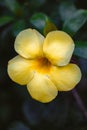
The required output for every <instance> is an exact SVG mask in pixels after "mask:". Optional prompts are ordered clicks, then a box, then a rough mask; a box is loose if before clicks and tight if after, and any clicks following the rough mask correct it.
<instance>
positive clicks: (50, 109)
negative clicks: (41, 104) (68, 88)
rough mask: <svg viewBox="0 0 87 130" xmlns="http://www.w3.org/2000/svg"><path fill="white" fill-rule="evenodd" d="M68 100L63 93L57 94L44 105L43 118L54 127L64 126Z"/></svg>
mask: <svg viewBox="0 0 87 130" xmlns="http://www.w3.org/2000/svg"><path fill="white" fill-rule="evenodd" d="M68 110H69V101H68V100H67V98H66V96H65V95H58V98H56V99H55V100H54V101H52V102H50V103H49V104H47V105H46V106H45V109H44V111H43V119H44V120H46V121H48V122H50V123H51V124H53V125H54V126H55V127H57V128H58V127H60V126H64V124H65V123H66V121H67V117H68Z"/></svg>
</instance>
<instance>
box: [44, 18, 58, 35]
mask: <svg viewBox="0 0 87 130" xmlns="http://www.w3.org/2000/svg"><path fill="white" fill-rule="evenodd" d="M53 30H57V27H56V25H55V24H54V23H52V22H51V21H50V20H48V21H47V22H46V23H45V26H44V30H43V33H44V35H45V36H46V35H47V34H48V33H49V32H50V31H53Z"/></svg>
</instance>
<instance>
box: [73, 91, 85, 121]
mask: <svg viewBox="0 0 87 130" xmlns="http://www.w3.org/2000/svg"><path fill="white" fill-rule="evenodd" d="M72 94H73V97H74V98H75V99H76V102H77V104H78V106H79V108H80V110H81V111H82V112H83V114H84V116H85V118H86V119H87V110H86V108H85V106H84V104H83V101H82V99H81V98H80V96H79V94H78V92H77V91H76V89H73V90H72Z"/></svg>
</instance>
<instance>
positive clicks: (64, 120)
mask: <svg viewBox="0 0 87 130" xmlns="http://www.w3.org/2000/svg"><path fill="white" fill-rule="evenodd" d="M86 9H87V1H82V0H0V130H44V129H45V130H48V129H50V130H87V10H86ZM78 11H79V13H78ZM84 12H85V13H84ZM46 18H48V22H47V23H46ZM54 26H56V27H57V28H58V29H60V30H64V31H66V32H67V33H69V34H70V35H71V36H72V37H73V39H74V41H75V44H76V49H75V51H74V54H73V57H72V61H73V62H74V63H77V64H78V65H79V67H80V68H81V71H82V79H81V81H80V83H79V84H78V85H77V86H76V88H75V89H74V90H72V91H69V92H60V93H59V95H58V96H57V98H56V99H55V100H54V101H52V102H50V103H47V104H42V103H40V102H37V101H35V100H33V99H32V98H31V97H30V95H29V93H28V91H27V89H26V87H25V86H20V85H18V84H16V83H14V82H13V81H11V80H10V78H9V77H8V74H7V64H8V61H9V60H10V59H11V58H13V57H14V56H15V55H17V54H16V52H15V50H14V40H15V37H16V36H17V34H18V33H19V32H20V31H21V30H23V29H26V28H35V29H37V30H38V31H40V32H41V33H42V34H43V35H46V34H45V33H47V32H49V31H51V30H54V29H55V28H54ZM44 30H45V31H44Z"/></svg>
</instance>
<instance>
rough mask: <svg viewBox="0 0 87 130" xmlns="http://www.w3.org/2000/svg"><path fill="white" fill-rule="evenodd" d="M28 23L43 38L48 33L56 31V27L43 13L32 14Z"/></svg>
mask: <svg viewBox="0 0 87 130" xmlns="http://www.w3.org/2000/svg"><path fill="white" fill-rule="evenodd" d="M30 22H31V23H32V25H33V26H35V28H37V29H38V30H39V31H40V32H42V33H43V34H44V35H45V36H46V35H47V33H48V32H50V31H52V30H57V28H56V26H55V25H54V24H53V23H52V21H51V20H50V19H49V17H48V16H47V15H45V14H43V13H36V14H34V15H33V16H32V17H31V19H30Z"/></svg>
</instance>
